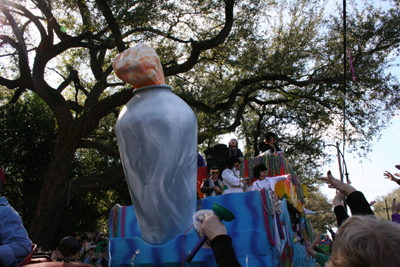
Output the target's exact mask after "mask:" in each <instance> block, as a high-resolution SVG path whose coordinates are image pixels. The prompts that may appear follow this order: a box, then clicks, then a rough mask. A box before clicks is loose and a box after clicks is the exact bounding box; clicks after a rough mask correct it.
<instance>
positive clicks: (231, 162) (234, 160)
mask: <svg viewBox="0 0 400 267" xmlns="http://www.w3.org/2000/svg"><path fill="white" fill-rule="evenodd" d="M226 166H227V167H228V169H230V170H232V169H233V167H236V166H240V160H239V159H238V157H235V156H232V157H229V158H228V159H227V160H226ZM237 169H239V168H237Z"/></svg>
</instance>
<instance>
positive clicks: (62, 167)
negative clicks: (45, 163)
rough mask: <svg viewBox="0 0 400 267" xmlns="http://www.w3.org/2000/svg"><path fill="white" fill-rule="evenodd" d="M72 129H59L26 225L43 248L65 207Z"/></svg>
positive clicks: (72, 151) (46, 247) (72, 150)
mask: <svg viewBox="0 0 400 267" xmlns="http://www.w3.org/2000/svg"><path fill="white" fill-rule="evenodd" d="M71 132H73V131H64V133H61V132H59V136H58V140H57V142H56V145H55V148H54V150H53V157H52V160H51V163H50V166H49V168H48V170H47V173H46V177H45V179H44V182H43V186H42V190H41V192H40V197H39V201H38V202H37V206H36V212H35V216H34V217H33V219H32V222H31V225H30V227H29V231H28V233H29V238H30V239H31V240H32V242H33V243H35V244H37V245H38V246H41V247H42V248H43V249H44V250H49V249H54V248H51V245H52V242H53V238H54V235H55V232H56V230H57V227H58V226H59V221H60V218H61V215H62V212H63V209H64V208H65V207H66V204H67V198H68V183H69V179H70V177H69V176H70V172H71V162H72V160H73V157H74V154H75V151H76V144H77V141H76V139H77V138H76V137H74V135H73V134H71Z"/></svg>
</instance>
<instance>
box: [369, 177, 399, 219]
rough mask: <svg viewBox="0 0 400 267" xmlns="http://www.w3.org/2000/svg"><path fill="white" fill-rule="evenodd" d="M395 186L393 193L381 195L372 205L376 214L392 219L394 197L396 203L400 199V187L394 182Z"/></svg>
mask: <svg viewBox="0 0 400 267" xmlns="http://www.w3.org/2000/svg"><path fill="white" fill-rule="evenodd" d="M393 188H394V189H393V191H392V192H391V193H389V194H387V195H383V196H381V197H379V198H378V199H377V200H376V203H375V204H374V205H373V206H372V207H373V210H374V213H375V215H376V216H379V217H382V218H384V219H387V220H391V218H392V209H391V207H392V204H393V199H396V203H398V202H399V199H400V188H399V187H398V186H397V184H395V183H393Z"/></svg>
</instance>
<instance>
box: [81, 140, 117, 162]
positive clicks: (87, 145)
mask: <svg viewBox="0 0 400 267" xmlns="http://www.w3.org/2000/svg"><path fill="white" fill-rule="evenodd" d="M78 147H79V148H93V149H97V150H100V151H102V152H104V154H106V155H107V156H110V157H114V158H119V152H116V151H113V150H111V149H110V148H109V147H108V146H106V145H104V144H102V143H100V142H95V141H91V140H80V141H79V143H78Z"/></svg>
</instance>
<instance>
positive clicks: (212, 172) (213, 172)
mask: <svg viewBox="0 0 400 267" xmlns="http://www.w3.org/2000/svg"><path fill="white" fill-rule="evenodd" d="M210 175H211V178H212V179H213V180H214V181H216V180H217V179H218V175H219V169H218V167H217V166H212V167H211V168H210Z"/></svg>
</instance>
